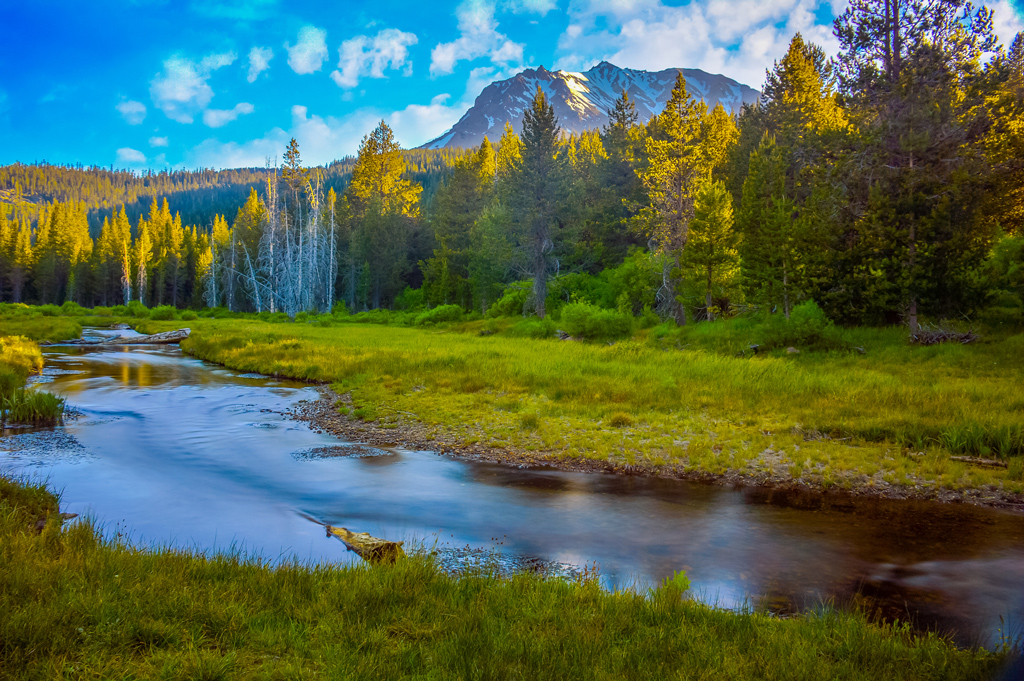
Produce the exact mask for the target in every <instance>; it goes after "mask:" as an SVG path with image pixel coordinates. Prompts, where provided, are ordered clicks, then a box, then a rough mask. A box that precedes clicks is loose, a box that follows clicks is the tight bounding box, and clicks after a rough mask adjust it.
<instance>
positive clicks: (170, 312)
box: [149, 305, 178, 321]
mask: <svg viewBox="0 0 1024 681" xmlns="http://www.w3.org/2000/svg"><path fill="white" fill-rule="evenodd" d="M177 313H178V311H177V310H176V309H175V308H174V306H173V305H161V306H159V307H154V308H153V309H152V310H151V311H150V313H149V318H150V319H154V320H156V321H167V320H169V319H174V318H175V317H177Z"/></svg>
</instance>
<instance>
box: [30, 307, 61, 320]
mask: <svg viewBox="0 0 1024 681" xmlns="http://www.w3.org/2000/svg"><path fill="white" fill-rule="evenodd" d="M36 309H37V310H39V314H41V315H43V316H44V317H57V316H58V315H60V313H61V309H60V308H59V307H57V306H56V305H40V306H39V307H37V308H36Z"/></svg>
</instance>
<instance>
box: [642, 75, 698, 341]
mask: <svg viewBox="0 0 1024 681" xmlns="http://www.w3.org/2000/svg"><path fill="white" fill-rule="evenodd" d="M706 117H707V105H706V104H704V102H703V101H701V102H695V101H693V100H692V99H691V98H690V95H689V92H688V91H687V89H686V79H685V78H683V75H682V73H680V74H678V76H677V78H676V84H675V87H674V88H673V89H672V94H671V96H670V97H669V101H668V103H667V104H666V105H665V109H664V111H662V113H661V114H659V115H658V116H657V117H656V120H655V122H654V124H653V125H652V126H650V127H651V129H652V130H653V132H654V134H651V135H650V136H649V137H648V138H647V142H646V153H647V161H646V164H645V166H644V167H643V168H641V169H638V170H637V175H638V176H639V178H640V181H641V182H642V183H643V185H644V188H645V189H646V191H647V196H648V198H649V201H650V205H648V206H645V207H643V208H642V209H641V210H639V212H638V214H637V225H638V228H639V229H640V230H641V231H642V232H643V233H644V234H645V235H646V236H647V237H648V238H649V239H650V242H649V243H650V246H651V250H652V251H654V252H655V253H657V254H658V255H659V256H660V257H661V258H662V262H663V269H662V288H661V290H660V291H659V296H658V299H659V303H660V306H661V308H662V309H663V310H664V313H665V314H666V315H667V316H668V317H670V318H671V319H673V320H674V321H675V322H676V324H679V325H683V324H685V323H686V309H685V308H684V306H683V299H682V271H681V269H680V258H681V257H682V254H683V250H684V249H685V248H686V242H687V238H688V236H689V229H690V221H691V220H692V219H693V211H694V202H695V199H696V195H697V192H698V191H699V189H700V187H701V186H702V185H703V183H705V182H707V181H708V180H709V179H710V176H711V171H712V168H713V166H712V164H711V162H710V160H709V156H710V154H709V150H708V149H707V146H706V144H705V139H706V137H705V133H706Z"/></svg>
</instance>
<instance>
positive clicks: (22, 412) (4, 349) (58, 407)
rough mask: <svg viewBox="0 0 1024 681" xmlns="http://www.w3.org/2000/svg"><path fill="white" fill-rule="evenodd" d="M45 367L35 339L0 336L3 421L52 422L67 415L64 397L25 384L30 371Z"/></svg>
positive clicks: (0, 411) (0, 384) (1, 417)
mask: <svg viewBox="0 0 1024 681" xmlns="http://www.w3.org/2000/svg"><path fill="white" fill-rule="evenodd" d="M42 368H43V355H42V353H41V352H40V351H39V346H38V345H36V343H35V342H34V341H31V340H29V339H27V338H25V337H24V336H0V423H53V422H55V421H58V420H59V419H60V418H61V417H62V416H63V415H64V400H63V399H62V398H60V397H57V396H55V395H51V394H50V393H47V392H43V391H37V390H26V389H25V388H24V387H23V386H24V384H25V380H26V379H27V378H28V376H29V374H30V373H33V372H36V371H39V370H40V369H42Z"/></svg>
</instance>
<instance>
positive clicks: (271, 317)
mask: <svg viewBox="0 0 1024 681" xmlns="http://www.w3.org/2000/svg"><path fill="white" fill-rule="evenodd" d="M291 320H292V318H291V317H289V316H288V315H287V313H284V312H274V313H272V314H271V313H267V321H268V322H270V323H271V324H284V323H285V322H290V321H291Z"/></svg>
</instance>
